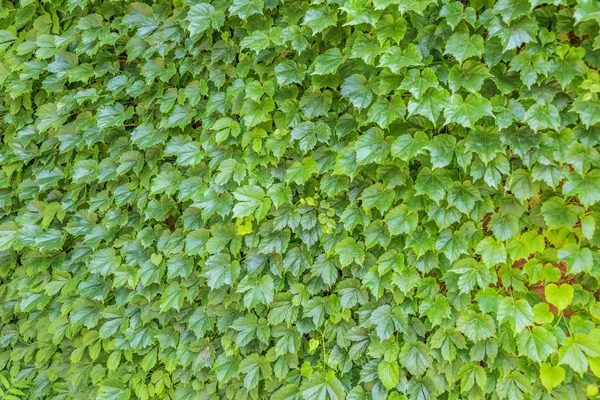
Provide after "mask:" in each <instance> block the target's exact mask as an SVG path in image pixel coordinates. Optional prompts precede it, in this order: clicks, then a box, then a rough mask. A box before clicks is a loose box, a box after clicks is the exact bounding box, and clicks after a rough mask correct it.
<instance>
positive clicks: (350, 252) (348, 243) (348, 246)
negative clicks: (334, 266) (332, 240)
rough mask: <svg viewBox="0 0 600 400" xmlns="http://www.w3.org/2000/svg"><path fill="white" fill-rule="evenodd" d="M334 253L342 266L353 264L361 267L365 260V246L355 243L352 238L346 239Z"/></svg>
mask: <svg viewBox="0 0 600 400" xmlns="http://www.w3.org/2000/svg"><path fill="white" fill-rule="evenodd" d="M335 253H336V254H337V255H338V256H339V257H340V263H341V264H342V266H346V265H350V264H351V263H353V262H355V263H357V264H359V265H362V263H363V261H364V260H365V246H364V244H363V243H361V242H356V241H355V240H354V238H352V237H347V238H345V239H344V240H342V241H341V242H339V243H338V245H337V246H336V247H335Z"/></svg>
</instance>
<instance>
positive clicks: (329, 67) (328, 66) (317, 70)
mask: <svg viewBox="0 0 600 400" xmlns="http://www.w3.org/2000/svg"><path fill="white" fill-rule="evenodd" d="M343 62H344V56H343V55H342V52H341V51H340V49H338V48H337V47H334V48H332V49H329V50H327V51H324V52H323V53H321V54H319V55H318V56H317V58H315V63H314V70H313V74H314V75H327V74H335V73H336V72H337V69H338V68H339V66H340V65H342V63H343Z"/></svg>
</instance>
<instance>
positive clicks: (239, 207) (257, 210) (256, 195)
mask: <svg viewBox="0 0 600 400" xmlns="http://www.w3.org/2000/svg"><path fill="white" fill-rule="evenodd" d="M233 197H234V198H235V199H236V200H237V203H236V205H235V206H234V207H233V215H234V216H236V217H238V218H243V217H247V216H248V215H251V214H254V215H255V216H256V218H257V219H258V220H260V219H262V218H263V217H264V216H265V215H266V214H267V213H268V212H269V208H270V207H271V200H270V199H269V198H268V197H265V192H264V190H263V189H262V188H261V187H260V186H256V185H246V186H242V187H240V188H238V189H237V190H236V191H235V192H234V193H233Z"/></svg>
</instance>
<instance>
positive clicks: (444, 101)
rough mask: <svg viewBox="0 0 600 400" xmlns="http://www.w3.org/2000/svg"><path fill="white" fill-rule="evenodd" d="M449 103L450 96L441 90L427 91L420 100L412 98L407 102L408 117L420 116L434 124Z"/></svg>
mask: <svg viewBox="0 0 600 400" xmlns="http://www.w3.org/2000/svg"><path fill="white" fill-rule="evenodd" d="M449 103H450V94H449V93H448V92H447V91H446V90H443V89H432V90H428V91H427V92H426V93H425V94H424V95H423V96H422V97H421V98H419V99H416V98H412V99H410V101H409V102H408V116H411V115H422V116H423V117H425V118H427V119H428V120H430V121H431V122H432V123H433V124H435V123H436V121H437V119H438V117H439V116H440V113H441V112H442V110H444V109H445V108H446V107H447V106H448V104H449Z"/></svg>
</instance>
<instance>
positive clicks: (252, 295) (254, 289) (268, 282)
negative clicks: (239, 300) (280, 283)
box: [238, 275, 275, 309]
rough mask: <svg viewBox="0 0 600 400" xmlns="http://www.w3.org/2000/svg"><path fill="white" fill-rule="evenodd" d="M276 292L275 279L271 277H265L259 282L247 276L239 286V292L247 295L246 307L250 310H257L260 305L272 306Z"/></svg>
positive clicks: (245, 296)
mask: <svg viewBox="0 0 600 400" xmlns="http://www.w3.org/2000/svg"><path fill="white" fill-rule="evenodd" d="M274 290H275V286H274V283H273V278H271V276H270V275H264V276H263V277H261V278H260V279H258V280H256V279H251V278H250V276H248V275H247V276H246V277H245V278H244V279H242V280H241V281H240V283H239V284H238V292H239V293H245V295H244V306H245V307H246V308H248V309H251V308H255V307H256V306H258V305H259V304H265V305H269V304H271V303H272V302H273V296H274Z"/></svg>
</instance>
